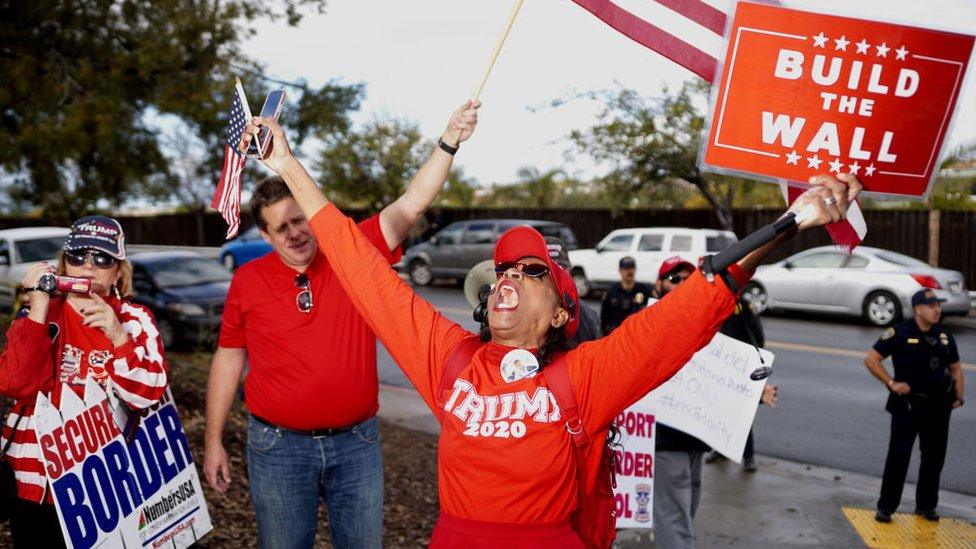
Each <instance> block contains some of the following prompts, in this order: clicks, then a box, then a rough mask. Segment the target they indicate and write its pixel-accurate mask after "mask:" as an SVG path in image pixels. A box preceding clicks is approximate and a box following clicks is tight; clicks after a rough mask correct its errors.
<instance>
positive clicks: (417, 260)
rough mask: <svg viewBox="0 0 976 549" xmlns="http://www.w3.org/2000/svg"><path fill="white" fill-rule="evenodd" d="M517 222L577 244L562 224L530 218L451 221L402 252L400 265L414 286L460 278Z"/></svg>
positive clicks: (569, 244) (573, 246) (573, 245)
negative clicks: (427, 238)
mask: <svg viewBox="0 0 976 549" xmlns="http://www.w3.org/2000/svg"><path fill="white" fill-rule="evenodd" d="M519 225H528V226H530V227H532V228H534V229H536V230H537V231H539V232H540V233H542V235H543V236H555V237H558V238H561V239H562V240H563V241H564V242H566V246H567V248H569V249H570V250H574V249H576V248H577V247H578V246H579V245H578V243H577V241H576V235H575V234H573V231H572V230H570V228H569V227H567V226H566V225H564V224H562V223H556V222H554V221H538V220H532V219H473V220H470V221H458V222H456V223H451V224H450V225H448V226H447V227H444V228H443V229H441V230H440V231H439V232H438V233H437V234H435V235H434V236H432V237H430V240H428V241H427V242H423V243H420V244H417V245H416V246H411V247H410V248H409V249H408V250H407V251H406V253H405V254H404V257H403V261H402V268H404V269H406V271H407V273H408V274H409V275H410V280H412V281H413V283H414V284H416V285H418V286H426V285H428V284H430V283H431V282H432V281H433V280H434V279H435V278H453V279H456V280H463V279H464V276H465V275H466V274H468V271H469V270H470V269H471V267H474V266H475V265H477V264H478V263H481V262H482V261H484V260H486V259H490V258H491V256H492V251H493V250H494V247H495V241H496V240H498V237H499V236H501V234H502V233H503V232H505V231H507V230H508V229H511V228H512V227H517V226H519Z"/></svg>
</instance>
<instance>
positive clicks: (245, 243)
mask: <svg viewBox="0 0 976 549" xmlns="http://www.w3.org/2000/svg"><path fill="white" fill-rule="evenodd" d="M270 251H271V244H268V243H267V242H265V241H264V239H263V238H261V233H260V232H259V231H258V227H257V225H255V226H254V227H251V228H250V229H248V230H246V231H244V232H243V233H241V234H240V235H239V236H238V237H237V238H235V239H234V240H231V241H230V242H227V243H225V244H224V245H223V246H221V247H220V252H218V253H217V257H218V258H219V259H220V262H221V263H223V264H224V267H227V268H228V269H230V270H232V271H233V270H234V269H236V268H238V267H240V266H241V265H243V264H245V263H247V262H248V261H250V260H252V259H257V258H259V257H261V256H262V255H264V254H266V253H268V252H270Z"/></svg>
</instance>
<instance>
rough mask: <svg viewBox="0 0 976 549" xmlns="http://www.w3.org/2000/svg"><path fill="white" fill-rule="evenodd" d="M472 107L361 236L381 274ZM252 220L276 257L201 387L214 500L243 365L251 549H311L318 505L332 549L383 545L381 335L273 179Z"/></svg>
mask: <svg viewBox="0 0 976 549" xmlns="http://www.w3.org/2000/svg"><path fill="white" fill-rule="evenodd" d="M479 106H480V104H479V103H478V102H477V101H468V102H466V103H465V104H464V105H463V106H462V107H461V108H459V109H458V110H457V111H455V112H454V114H453V115H452V117H451V120H450V122H449V123H448V126H447V129H446V130H445V131H444V133H443V135H442V136H441V139H440V141H439V143H438V147H437V148H435V149H434V151H433V153H432V154H431V156H430V158H429V159H428V160H427V162H426V163H425V164H424V165H423V166H422V167H421V168H420V170H419V171H418V172H417V174H416V175H415V176H414V177H413V179H412V180H411V181H410V184H409V186H408V187H407V190H406V191H405V192H404V194H403V195H402V196H401V197H400V198H398V199H397V200H396V201H394V202H393V203H392V204H390V205H389V206H387V207H386V208H384V209H383V211H382V212H380V213H379V214H376V215H374V216H372V217H370V218H368V219H366V220H365V221H362V222H361V223H359V224H358V226H359V229H360V230H361V231H362V232H363V233H364V234H366V235H367V237H368V239H369V242H370V244H371V245H372V246H374V247H375V248H376V249H377V250H379V252H380V253H381V255H382V256H383V258H384V259H385V260H386V261H387V262H389V263H393V262H395V261H397V260H398V258H399V255H400V250H399V246H400V242H401V241H402V240H403V238H404V236H406V233H407V231H409V230H410V228H411V227H412V226H413V225H414V224H415V223H416V221H417V220H418V219H419V218H420V216H421V215H423V213H424V211H425V210H426V209H427V207H428V206H429V205H430V203H431V202H432V201H433V200H434V198H435V197H436V196H437V194H438V193H439V192H440V190H441V187H442V186H443V184H444V181H446V180H447V176H448V172H449V171H450V168H451V163H452V160H453V157H454V153H455V152H456V151H457V147H458V145H459V144H460V143H461V142H462V141H465V140H466V139H468V138H469V137H470V136H471V133H472V132H473V130H474V127H475V125H476V123H477V108H478V107H479ZM297 198H298V199H299V200H301V198H302V197H297ZM251 212H252V214H253V216H254V219H255V221H256V222H257V225H258V227H259V229H260V231H261V235H262V237H263V238H264V239H265V240H266V241H268V242H269V243H270V244H271V246H272V248H273V252H272V253H269V254H267V255H265V256H264V257H261V258H259V259H257V260H255V261H252V262H250V263H247V264H245V265H244V266H242V267H241V268H240V269H238V271H237V272H236V273H235V275H234V279H233V281H232V282H231V287H230V291H229V293H228V295H227V303H226V305H225V308H224V313H223V319H222V324H221V330H220V341H219V344H218V349H217V352H216V353H215V354H214V358H213V364H212V366H211V371H210V380H209V383H208V387H207V428H206V435H205V436H206V441H205V442H206V450H205V455H204V473H205V475H206V477H207V482H208V483H209V484H210V485H211V486H212V487H213V488H214V489H215V490H217V491H219V492H221V493H224V492H226V491H227V489H228V488H229V486H230V482H231V479H230V466H229V464H228V456H227V452H226V451H225V449H224V447H223V442H222V433H223V428H224V424H225V422H226V420H227V415H228V414H229V412H230V409H231V405H232V403H233V401H234V396H235V393H236V391H237V387H238V382H239V380H240V377H241V373H242V371H243V368H244V364H245V359H247V361H248V363H249V371H248V374H247V377H246V380H245V383H244V389H245V391H244V395H245V402H246V404H247V407H248V411H249V412H250V414H251V416H250V420H249V423H248V433H247V463H248V478H249V480H250V488H251V501H252V503H253V505H254V510H255V513H256V515H257V523H258V537H259V544H260V546H261V547H274V548H276V549H277V548H304V547H312V545H313V543H314V540H315V531H316V527H317V519H318V508H319V499H320V498H321V499H323V500H324V501H325V503H326V507H327V509H328V515H329V525H330V528H331V534H332V542H333V544H334V545H335V546H336V547H380V545H381V543H382V533H383V514H382V513H383V462H382V457H381V453H380V444H379V433H378V429H377V421H376V417H375V416H376V411H377V408H378V402H377V394H378V382H377V375H376V337H375V335H373V332H372V331H371V330H370V329H369V327H368V326H367V325H366V322H365V321H364V320H363V318H362V317H361V316H360V315H359V313H358V312H357V311H356V308H355V307H354V306H353V304H352V302H351V301H350V300H349V298H348V297H347V295H346V293H345V291H344V290H343V289H342V287H341V286H340V284H339V280H338V279H337V277H336V275H335V273H334V272H333V266H332V265H330V264H329V262H328V261H327V260H326V258H325V256H324V255H323V254H321V253H317V251H318V247H317V246H316V240H315V235H313V234H312V231H311V229H310V228H309V223H308V219H307V218H306V216H305V215H304V214H303V213H302V210H301V208H299V205H298V201H296V197H293V196H292V194H291V192H290V191H289V189H288V186H287V185H286V184H285V182H284V181H283V180H282V179H281V178H280V177H271V178H268V179H265V180H264V181H262V182H261V183H259V184H258V187H257V189H256V190H255V192H254V196H253V197H252V199H251Z"/></svg>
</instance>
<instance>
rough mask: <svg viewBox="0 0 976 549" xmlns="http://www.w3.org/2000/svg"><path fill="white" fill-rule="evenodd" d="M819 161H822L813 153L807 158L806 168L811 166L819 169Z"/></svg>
mask: <svg viewBox="0 0 976 549" xmlns="http://www.w3.org/2000/svg"><path fill="white" fill-rule="evenodd" d="M821 162H823V160H820V157H819V156H817V155H813V156H811V157H808V158H807V167H808V168H813V169H815V170H819V169H820V163H821Z"/></svg>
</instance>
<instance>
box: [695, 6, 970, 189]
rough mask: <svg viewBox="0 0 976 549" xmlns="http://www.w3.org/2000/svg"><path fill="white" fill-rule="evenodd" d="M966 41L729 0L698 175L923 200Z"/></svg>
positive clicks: (959, 79)
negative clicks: (824, 177) (857, 187)
mask: <svg viewBox="0 0 976 549" xmlns="http://www.w3.org/2000/svg"><path fill="white" fill-rule="evenodd" d="M973 41H974V37H973V36H969V35H964V34H957V33H951V32H944V31H936V30H929V29H922V28H917V27H910V26H905V25H898V24H892V23H883V22H877V21H867V20H863V19H854V18H850V17H840V16H835V15H824V14H818V13H810V12H804V11H799V10H793V9H787V8H782V7H777V6H771V5H765V4H754V3H751V2H744V1H743V2H739V3H738V5H737V7H736V10H735V16H734V19H733V21H732V25H731V27H730V29H729V33H728V48H727V50H726V55H725V61H724V66H723V68H722V75H721V78H719V79H716V84H715V91H714V92H713V98H714V105H713V107H712V113H711V114H712V116H711V120H710V128H709V132H708V141H707V144H706V147H705V148H704V152H703V154H702V161H703V165H704V166H705V167H706V168H707V169H712V170H715V171H723V172H730V173H739V174H748V175H752V176H759V177H761V178H768V179H786V180H791V181H800V182H806V181H807V180H808V179H809V177H810V176H811V175H814V174H819V173H831V174H833V175H837V174H841V173H851V174H854V175H856V176H857V177H858V178H860V180H861V182H862V183H864V186H865V190H867V191H871V192H875V193H884V194H892V195H907V196H924V195H925V194H926V193H927V192H928V189H929V185H930V183H931V181H932V180H933V178H934V175H935V174H936V172H937V171H938V162H939V156H940V154H941V151H942V146H943V143H944V141H945V137H946V134H947V132H948V131H949V127H950V125H951V122H952V115H953V111H954V110H955V106H956V103H957V101H958V99H959V95H960V92H961V90H962V89H963V87H962V85H963V78H964V76H965V75H966V69H967V66H968V63H969V59H970V55H971V53H972V50H973Z"/></svg>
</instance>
